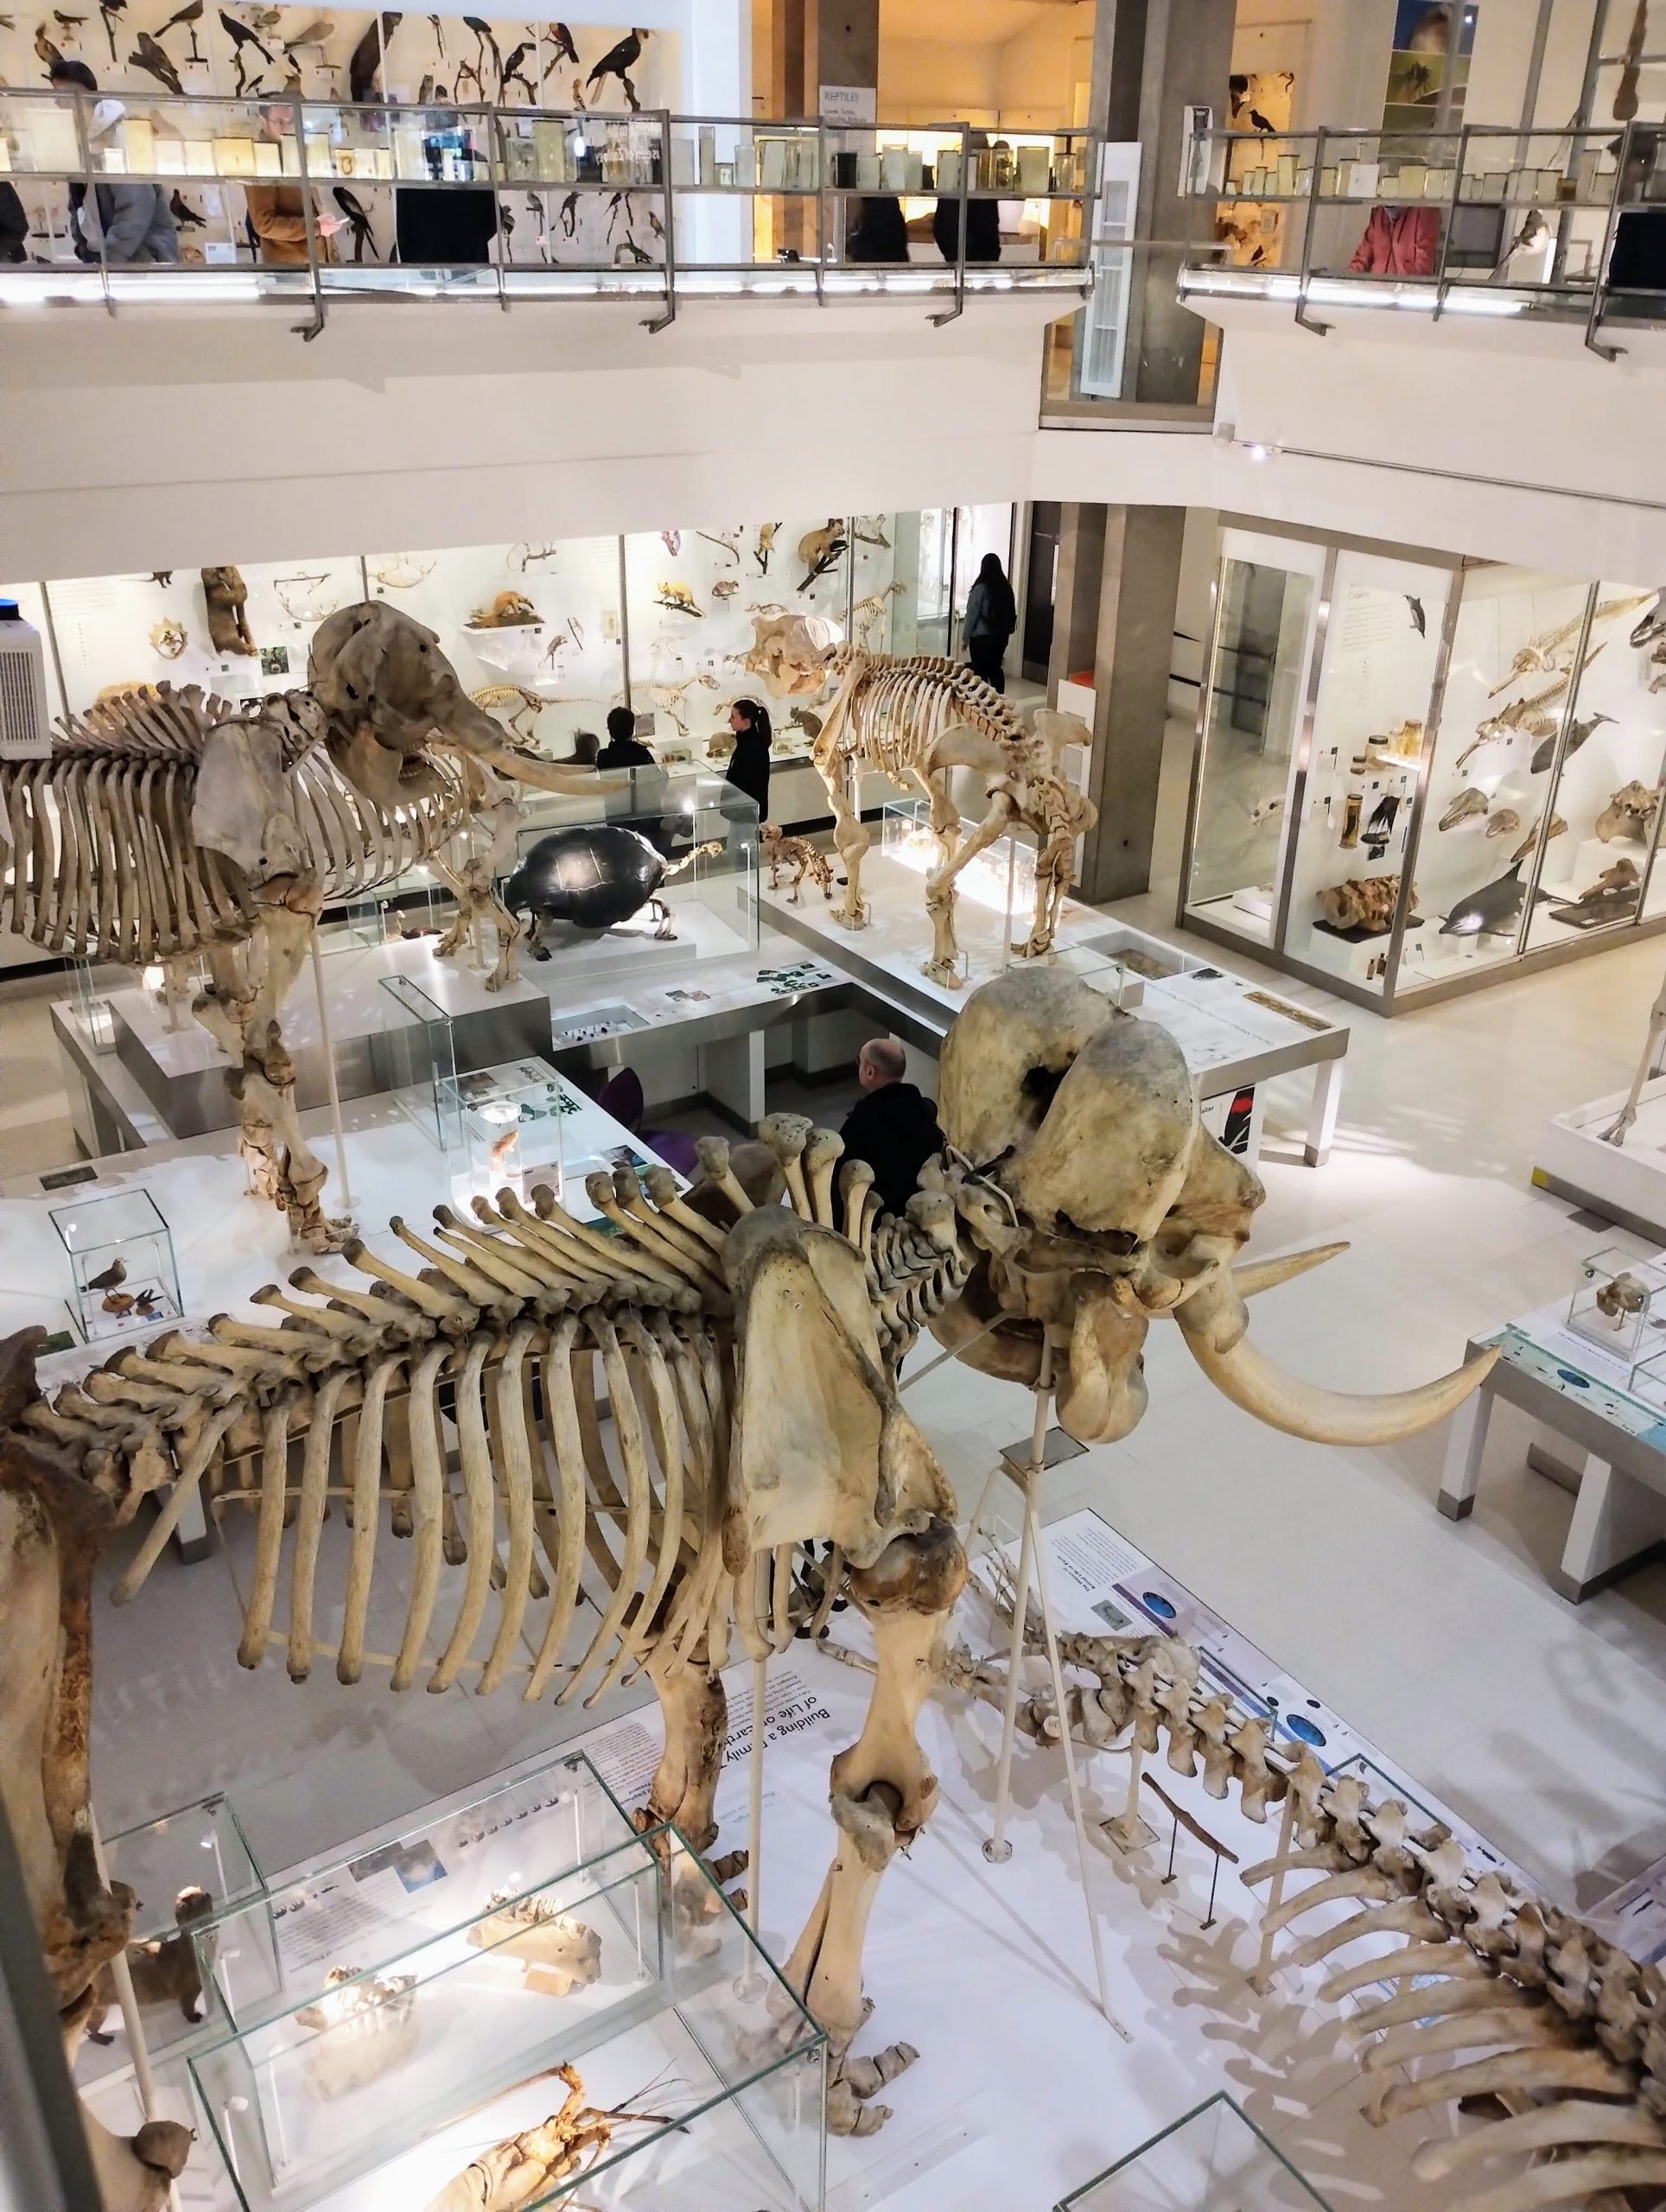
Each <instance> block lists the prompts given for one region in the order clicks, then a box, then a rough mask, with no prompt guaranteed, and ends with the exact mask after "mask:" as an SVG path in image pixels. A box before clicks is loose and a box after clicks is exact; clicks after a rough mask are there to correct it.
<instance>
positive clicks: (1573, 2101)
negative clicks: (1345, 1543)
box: [951, 1630, 1666, 2212]
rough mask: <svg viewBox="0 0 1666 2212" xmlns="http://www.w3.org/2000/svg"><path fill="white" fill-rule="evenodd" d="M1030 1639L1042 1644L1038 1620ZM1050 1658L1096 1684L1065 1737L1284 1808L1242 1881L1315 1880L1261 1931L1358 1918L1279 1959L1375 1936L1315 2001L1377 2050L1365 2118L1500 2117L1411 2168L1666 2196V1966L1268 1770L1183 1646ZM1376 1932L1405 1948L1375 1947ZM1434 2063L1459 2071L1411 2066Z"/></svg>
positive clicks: (1356, 1799)
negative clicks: (1163, 1760) (1472, 2111)
mask: <svg viewBox="0 0 1666 2212" xmlns="http://www.w3.org/2000/svg"><path fill="white" fill-rule="evenodd" d="M1030 1641H1031V1642H1032V1643H1035V1642H1037V1641H1038V1637H1037V1633H1036V1631H1034V1630H1032V1631H1031V1636H1030ZM1059 1649H1060V1652H1061V1655H1062V1656H1063V1658H1064V1660H1065V1663H1066V1665H1067V1666H1069V1667H1071V1668H1073V1669H1077V1670H1078V1672H1079V1673H1081V1674H1086V1675H1091V1676H1094V1677H1097V1688H1091V1687H1085V1686H1083V1685H1082V1684H1081V1683H1080V1682H1079V1681H1078V1682H1077V1683H1076V1684H1075V1685H1073V1686H1072V1687H1071V1689H1070V1692H1069V1709H1068V1711H1067V1713H1066V1714H1065V1725H1068V1726H1070V1728H1071V1732H1072V1733H1074V1734H1076V1735H1078V1736H1079V1737H1083V1738H1085V1739H1086V1740H1087V1741H1088V1743H1089V1744H1091V1745H1096V1746H1097V1745H1104V1744H1108V1743H1110V1742H1112V1741H1113V1740H1116V1739H1118V1738H1122V1736H1123V1735H1124V1733H1125V1732H1131V1733H1132V1738H1133V1740H1134V1742H1135V1743H1136V1744H1137V1745H1139V1746H1140V1747H1141V1750H1142V1751H1146V1752H1148V1753H1151V1752H1154V1751H1159V1750H1160V1749H1161V1748H1162V1743H1163V1738H1165V1737H1167V1763H1168V1764H1169V1766H1170V1767H1171V1768H1173V1770H1175V1771H1176V1772H1178V1773H1180V1774H1183V1775H1187V1776H1191V1775H1194V1774H1196V1773H1197V1771H1198V1769H1199V1762H1200V1761H1201V1765H1202V1771H1203V1786H1204V1789H1205V1791H1206V1792H1207V1793H1208V1794H1209V1795H1210V1796H1212V1797H1217V1798H1223V1797H1224V1796H1227V1794H1228V1789H1229V1787H1230V1785H1231V1784H1233V1783H1236V1784H1237V1787H1238V1789H1239V1790H1240V1792H1241V1793H1242V1796H1243V1810H1244V1811H1245V1812H1246V1813H1247V1814H1248V1815H1250V1817H1251V1818H1253V1819H1256V1820H1260V1821H1264V1820H1265V1819H1266V1817H1267V1808H1268V1807H1269V1805H1270V1804H1275V1803H1279V1802H1284V1801H1286V1800H1287V1799H1289V1800H1294V1804H1293V1806H1291V1807H1290V1808H1289V1815H1290V1821H1291V1827H1290V1833H1289V1846H1290V1847H1289V1849H1288V1852H1286V1851H1282V1847H1281V1855H1280V1856H1275V1857H1274V1858H1271V1859H1267V1860H1265V1861H1263V1862H1262V1864H1261V1865H1259V1866H1250V1867H1246V1868H1245V1869H1244V1871H1243V1880H1244V1882H1245V1883H1246V1884H1249V1885H1260V1884H1261V1883H1262V1882H1263V1881H1266V1880H1268V1879H1269V1878H1277V1879H1278V1882H1279V1884H1280V1886H1282V1884H1283V1882H1284V1881H1286V1880H1288V1878H1290V1877H1292V1876H1299V1877H1301V1878H1306V1877H1307V1876H1316V1877H1317V1879H1316V1880H1314V1881H1313V1882H1312V1883H1311V1884H1310V1885H1309V1886H1307V1887H1305V1888H1303V1889H1301V1890H1300V1891H1294V1892H1292V1893H1291V1894H1289V1895H1288V1896H1286V1897H1283V1898H1282V1899H1281V1901H1278V1902H1275V1903H1272V1904H1269V1909H1268V1911H1267V1914H1266V1917H1265V1922H1264V1925H1265V1928H1266V1929H1267V1931H1268V1933H1269V1935H1273V1934H1276V1933H1277V1932H1279V1931H1281V1929H1284V1928H1287V1927H1288V1926H1291V1925H1292V1924H1294V1923H1295V1922H1297V1921H1299V1920H1301V1919H1303V1918H1305V1916H1307V1915H1308V1914H1309V1913H1312V1912H1316V1911H1319V1910H1322V1909H1324V1908H1326V1907H1332V1908H1335V1907H1338V1906H1343V1905H1346V1906H1348V1907H1349V1908H1351V1907H1353V1906H1355V1905H1357V1906H1358V1908H1359V1909H1358V1910H1352V1909H1349V1910H1346V1912H1345V1916H1344V1917H1343V1918H1341V1919H1340V1920H1337V1919H1334V1918H1327V1920H1326V1923H1324V1925H1323V1927H1322V1929H1321V1932H1320V1933H1319V1934H1318V1935H1315V1936H1311V1937H1310V1938H1309V1939H1308V1940H1307V1942H1302V1943H1300V1944H1299V1945H1298V1947H1297V1948H1295V1949H1294V1951H1292V1952H1290V1953H1289V1954H1288V1956H1287V1958H1286V1960H1285V1961H1284V1963H1287V1964H1288V1965H1290V1966H1292V1967H1297V1968H1310V1967H1313V1966H1315V1965H1317V1964H1318V1963H1319V1961H1321V1960H1325V1959H1328V1958H1329V1957H1330V1956H1331V1955H1332V1953H1334V1952H1339V1951H1345V1950H1348V1951H1351V1946H1352V1945H1353V1944H1355V1943H1357V1942H1362V1941H1364V1940H1366V1939H1370V1941H1371V1942H1372V1946H1373V1948H1372V1949H1371V1951H1370V1953H1369V1954H1368V1955H1360V1954H1357V1953H1354V1954H1352V1959H1353V1962H1352V1963H1350V1964H1348V1965H1346V1966H1345V1967H1341V1968H1339V1969H1337V1970H1335V1971H1332V1972H1331V1973H1329V1974H1328V1976H1327V1979H1326V1981H1325V1983H1324V1984H1323V1986H1321V1988H1320V1990H1319V1998H1320V1999H1321V2001H1323V2002H1326V2003H1339V2002H1341V2001H1342V2000H1343V1999H1347V1998H1352V1997H1356V1996H1359V1995H1362V1994H1364V1996H1365V1997H1366V1999H1367V2001H1366V2002H1365V2003H1364V2005H1362V2006H1361V2007H1360V2009H1358V2011H1357V2012H1355V2013H1354V2015H1353V2018H1352V2019H1351V2023H1350V2033H1351V2037H1353V2038H1354V2039H1357V2040H1359V2041H1362V2042H1364V2041H1366V2039H1367V2038H1370V2037H1379V2038H1380V2040H1379V2041H1377V2042H1376V2043H1375V2044H1368V2045H1367V2048H1366V2050H1365V2051H1364V2056H1363V2058H1362V2062H1361V2063H1362V2066H1363V2069H1364V2072H1365V2073H1366V2075H1368V2076H1369V2077H1370V2079H1371V2081H1372V2082H1373V2084H1374V2087H1375V2094H1374V2096H1373V2099H1372V2104H1371V2108H1372V2110H1373V2113H1374V2114H1375V2116H1376V2117H1378V2118H1387V2119H1394V2118H1396V2117H1398V2116H1400V2115H1402V2114H1403V2113H1414V2112H1424V2111H1438V2110H1439V2108H1440V2107H1441V2106H1443V2105H1451V2106H1453V2107H1455V2106H1456V2105H1457V2104H1458V2101H1459V2099H1467V2098H1486V2099H1491V2100H1494V2101H1496V2103H1497V2105H1500V2106H1502V2107H1503V2108H1504V2113H1505V2117H1504V2118H1503V2119H1501V2120H1488V2121H1487V2122H1486V2123H1485V2125H1483V2126H1479V2127H1477V2128H1475V2129H1473V2130H1472V2131H1468V2132H1466V2133H1459V2134H1456V2135H1447V2136H1443V2137H1440V2138H1438V2139H1435V2140H1434V2141H1431V2142H1429V2143H1427V2144H1425V2145H1423V2147H1422V2148H1421V2150H1420V2151H1419V2152H1417V2154H1416V2157H1415V2159H1414V2161H1413V2164H1414V2168H1415V2171H1416V2172H1417V2174H1418V2175H1419V2177H1420V2178H1421V2179H1423V2180H1425V2181H1431V2182H1432V2181H1438V2180H1441V2179H1444V2178H1446V2177H1447V2176H1449V2175H1455V2174H1459V2173H1461V2172H1464V2171H1468V2170H1471V2169H1472V2168H1476V2167H1481V2166H1485V2164H1489V2163H1490V2162H1491V2161H1492V2160H1495V2159H1504V2158H1508V2159H1510V2160H1512V2161H1519V2160H1520V2158H1522V2157H1523V2154H1524V2153H1528V2152H1547V2153H1549V2154H1551V2155H1552V2158H1553V2163H1552V2164H1549V2165H1542V2164H1536V2165H1533V2166H1531V2167H1529V2168H1527V2169H1525V2170H1523V2169H1522V2168H1521V2167H1520V2166H1519V2164H1517V2166H1516V2167H1515V2169H1514V2171H1507V2177H1505V2178H1504V2179H1502V2180H1497V2181H1496V2182H1495V2183H1494V2185H1493V2186H1492V2187H1491V2188H1489V2189H1486V2190H1485V2193H1483V2194H1479V2195H1478V2196H1473V2197H1470V2198H1466V2199H1465V2200H1463V2201H1464V2202H1466V2203H1467V2204H1468V2205H1469V2206H1470V2207H1471V2212H1533V2208H1536V2207H1539V2206H1555V2205H1561V2204H1580V2205H1585V2204H1587V2203H1588V2205H1589V2207H1590V2208H1591V2212H1598V2207H1599V2206H1601V2207H1602V2208H1603V2212H1609V2208H1610V2207H1612V2212H1624V2205H1625V2202H1627V2200H1625V2199H1624V2198H1621V2197H1619V2196H1614V2197H1612V2198H1611V2197H1609V2196H1605V2195H1603V2194H1602V2192H1605V2191H1611V2190H1616V2191H1617V2190H1622V2189H1624V2188H1626V2187H1630V2186H1643V2187H1651V2188H1660V2187H1662V2186H1666V1974H1663V1973H1662V1970H1661V1969H1660V1968H1659V1967H1656V1966H1640V1965H1638V1963H1637V1961H1635V1960H1633V1959H1632V1958H1631V1957H1630V1956H1629V1955H1627V1954H1626V1953H1625V1951H1623V1950H1621V1949H1620V1948H1618V1945H1616V1944H1613V1943H1610V1942H1607V1941H1606V1939H1605V1938H1603V1937H1602V1936H1599V1935H1598V1934H1597V1933H1596V1932H1595V1930H1594V1929H1591V1928H1590V1927H1588V1926H1587V1924H1586V1923H1583V1922H1582V1921H1580V1920H1577V1919H1575V1918H1574V1916H1573V1915H1571V1914H1569V1913H1566V1912H1563V1911H1562V1910H1560V1908H1558V1907H1556V1906H1555V1905H1551V1904H1543V1903H1542V1902H1541V1901H1540V1900H1539V1899H1537V1898H1536V1897H1532V1896H1531V1895H1529V1893H1528V1892H1526V1891H1523V1890H1522V1889H1520V1888H1519V1887H1518V1886H1517V1885H1516V1884H1515V1883H1514V1882H1513V1881H1511V1880H1510V1878H1508V1877H1506V1876H1504V1875H1502V1874H1500V1873H1499V1872H1497V1869H1496V1868H1493V1867H1485V1866H1475V1865H1474V1864H1472V1862H1471V1861H1470V1860H1469V1859H1468V1857H1467V1854H1466V1853H1465V1851H1464V1849H1463V1847H1462V1846H1461V1845H1460V1844H1459V1843H1458V1842H1457V1840H1455V1839H1454V1838H1453V1836H1452V1835H1451V1834H1449V1833H1448V1832H1447V1830H1446V1829H1445V1828H1444V1827H1434V1828H1431V1829H1429V1830H1428V1831H1427V1832H1424V1831H1421V1830H1419V1829H1417V1828H1416V1827H1415V1826H1414V1821H1413V1816H1412V1815H1411V1813H1410V1812H1409V1811H1408V1808H1407V1807H1406V1806H1405V1805H1404V1804H1403V1803H1402V1802H1401V1801H1400V1800H1398V1799H1396V1798H1387V1799H1383V1800H1373V1798H1372V1797H1371V1796H1370V1791H1369V1789H1367V1787H1366V1785H1365V1783H1364V1781H1363V1780H1362V1779H1361V1778H1359V1777H1357V1776H1351V1775H1347V1774H1344V1773H1341V1772H1338V1773H1335V1774H1332V1775H1329V1776H1327V1775H1326V1772H1325V1770H1324V1769H1323V1768H1322V1766H1320V1764H1319V1761H1318V1760H1317V1759H1316V1758H1314V1756H1313V1753H1312V1752H1311V1751H1307V1750H1306V1749H1301V1750H1300V1751H1295V1752H1294V1756H1292V1755H1291V1753H1290V1752H1289V1751H1287V1749H1286V1747H1285V1746H1282V1745H1281V1746H1280V1747H1279V1752H1280V1755H1281V1758H1287V1759H1288V1765H1287V1764H1274V1763H1273V1762H1272V1761H1270V1760H1269V1757H1268V1752H1269V1738H1270V1731H1269V1724H1268V1722H1267V1721H1266V1720H1265V1719H1263V1718H1262V1717H1261V1716H1260V1715H1258V1714H1254V1713H1244V1712H1243V1710H1242V1709H1241V1708H1239V1707H1237V1706H1236V1705H1234V1704H1233V1702H1232V1701H1231V1700H1230V1698H1227V1697H1224V1696H1220V1695H1210V1694H1205V1691H1204V1690H1203V1689H1202V1688H1200V1686H1199V1671H1200V1660H1199V1654H1198V1652H1197V1651H1196V1650H1195V1649H1193V1648H1192V1646H1191V1645H1189V1644H1187V1643H1184V1642H1183V1641H1182V1640H1180V1638H1177V1637H1162V1636H1148V1637H1135V1638H1128V1639H1121V1640H1119V1639H1115V1638H1111V1637H1088V1636H1065V1637H1060V1638H1059ZM951 1680H958V1681H961V1682H962V1683H963V1684H964V1685H965V1686H967V1687H970V1688H976V1689H978V1690H979V1691H981V1692H982V1693H983V1694H986V1695H996V1694H999V1690H1000V1687H1001V1685H1000V1683H999V1682H998V1681H995V1680H992V1678H991V1676H990V1675H989V1671H988V1670H986V1669H980V1668H978V1667H977V1666H976V1665H975V1664H974V1663H973V1662H971V1661H970V1659H969V1657H968V1656H966V1655H965V1654H960V1655H957V1658H956V1659H955V1660H954V1661H953V1662H951ZM1021 1712H1022V1722H1023V1725H1024V1726H1025V1727H1026V1730H1027V1732H1028V1733H1030V1734H1032V1735H1033V1736H1036V1737H1039V1738H1042V1739H1043V1740H1046V1739H1049V1738H1056V1737H1057V1736H1058V1734H1059V1731H1060V1723H1059V1716H1058V1715H1057V1713H1056V1712H1055V1711H1054V1710H1053V1707H1052V1699H1051V1697H1050V1695H1048V1696H1043V1697H1040V1698H1033V1699H1031V1700H1029V1702H1028V1704H1027V1707H1023V1708H1021ZM1384 1937H1394V1938H1396V1939H1399V1942H1400V1948H1396V1949H1395V1950H1393V1951H1389V1952H1384V1951H1383V1950H1381V1949H1380V1948H1376V1947H1377V1945H1380V1943H1381V1942H1382V1941H1383V1938H1384ZM1276 1962H1277V1961H1276V1959H1275V1963H1276ZM1384 1983H1386V1984H1389V1985H1391V1988H1390V1992H1389V1995H1388V1996H1387V1997H1386V1998H1383V1996H1382V1994H1381V1992H1380V1990H1379V1989H1378V1986H1377V1985H1379V1984H1384ZM1443 2058H1444V2059H1451V2060H1453V2061H1454V2062H1455V2063H1453V2064H1450V2065H1442V2066H1437V2067H1436V2068H1434V2069H1428V2068H1426V2067H1424V2066H1423V2065H1422V2063H1421V2062H1424V2061H1427V2060H1428V2059H1434V2060H1440V2059H1443ZM1408 2065H1415V2066H1417V2067H1418V2069H1419V2070H1418V2072H1417V2073H1416V2075H1415V2077H1414V2078H1399V2077H1400V2074H1401V2069H1402V2067H1405V2066H1408ZM1558 2153H1561V2154H1565V2155H1562V2156H1561V2157H1557V2156H1556V2154H1558ZM1650 2201H1652V2200H1650Z"/></svg>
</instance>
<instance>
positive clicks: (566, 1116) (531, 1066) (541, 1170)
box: [438, 1059, 595, 1205]
mask: <svg viewBox="0 0 1666 2212" xmlns="http://www.w3.org/2000/svg"><path fill="white" fill-rule="evenodd" d="M438 1097H439V1103H440V1116H441V1123H442V1128H443V1129H444V1131H445V1141H446V1149H447V1151H448V1153H449V1154H451V1157H452V1163H453V1174H452V1189H453V1192H454V1195H460V1196H461V1198H462V1200H463V1202H464V1204H465V1205H466V1204H467V1201H468V1199H469V1198H473V1197H474V1195H475V1194H476V1193H479V1194H480V1196H482V1197H486V1198H493V1197H495V1196H496V1194H497V1193H498V1192H499V1191H501V1190H502V1189H504V1188H505V1186H507V1187H508V1188H509V1189H511V1190H512V1191H513V1192H515V1193H516V1195H517V1197H518V1198H523V1199H524V1198H527V1197H528V1195H529V1194H530V1193H531V1192H532V1191H533V1190H534V1189H536V1187H537V1185H539V1184H540V1183H547V1184H548V1185H550V1189H551V1190H553V1191H554V1192H556V1195H557V1196H558V1197H559V1196H561V1195H562V1194H563V1192H565V1190H566V1187H567V1174H566V1165H567V1147H566V1140H565V1134H564V1133H565V1131H566V1129H567V1126H568V1123H569V1121H571V1120H572V1119H574V1118H575V1116H582V1112H583V1109H584V1104H585V1101H584V1099H583V1098H582V1096H581V1095H580V1094H579V1093H578V1092H577V1091H575V1090H574V1089H573V1087H572V1085H571V1084H568V1083H564V1082H563V1080H562V1078H561V1077H559V1076H558V1075H557V1074H556V1071H555V1070H554V1068H552V1067H551V1066H550V1065H549V1063H548V1062H547V1061H544V1060H531V1059H528V1060H513V1061H509V1062H506V1064H505V1065H502V1066H500V1067H493V1068H477V1069H474V1070H473V1071H470V1072H469V1073H467V1074H464V1075H453V1076H448V1077H444V1078H443V1079H442V1082H441V1083H440V1084H439V1086H438ZM585 1166H586V1172H587V1173H588V1170H589V1169H590V1168H591V1167H593V1166H595V1160H594V1159H592V1158H590V1157H588V1155H587V1158H586V1161H585Z"/></svg>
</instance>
